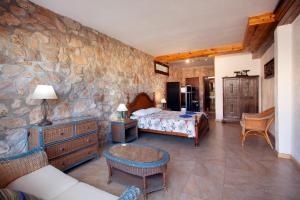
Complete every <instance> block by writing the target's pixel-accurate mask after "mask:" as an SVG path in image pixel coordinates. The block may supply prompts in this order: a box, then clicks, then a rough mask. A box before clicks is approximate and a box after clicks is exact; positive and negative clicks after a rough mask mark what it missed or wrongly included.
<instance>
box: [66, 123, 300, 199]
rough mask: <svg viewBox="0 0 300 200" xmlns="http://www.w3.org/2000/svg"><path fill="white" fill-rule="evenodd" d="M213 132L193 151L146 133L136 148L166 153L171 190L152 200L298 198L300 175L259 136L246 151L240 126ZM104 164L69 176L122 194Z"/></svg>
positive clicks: (184, 143)
mask: <svg viewBox="0 0 300 200" xmlns="http://www.w3.org/2000/svg"><path fill="white" fill-rule="evenodd" d="M210 127H211V128H210V132H209V134H208V135H206V137H204V138H202V140H201V142H200V146H199V147H198V148H195V147H194V146H193V140H189V139H185V138H178V137H173V136H163V135H157V134H146V133H145V134H142V135H141V137H140V138H139V140H137V141H136V142H138V143H147V144H151V145H154V146H157V147H160V148H163V149H165V150H167V151H168V152H169V153H170V156H171V160H170V162H169V164H168V172H167V176H168V190H167V191H166V192H165V191H159V192H154V193H152V194H150V195H148V199H149V200H154V199H164V200H167V199H172V200H177V199H183V200H194V199H209V200H219V199H223V200H227V199H228V200H235V199H238V200H243V199H247V200H248V199H249V200H250V199H257V200H258V199H259V200H262V199H263V200H269V199H270V200H271V199H272V200H279V199H280V200H283V199H284V200H285V199H295V200H296V199H298V200H299V199H300V170H299V169H298V168H297V167H296V166H295V165H294V163H293V162H291V161H290V160H286V159H278V158H277V157H276V155H275V153H274V152H273V151H272V150H271V149H270V148H269V147H268V146H267V145H266V144H265V142H264V141H263V140H262V139H260V138H256V137H249V139H248V140H247V141H246V144H245V147H244V149H242V148H241V145H240V143H239V134H240V127H239V125H233V124H222V123H218V122H217V123H215V122H213V121H212V122H211V123H210ZM107 173H108V170H107V167H106V163H105V159H104V158H103V157H101V158H100V159H99V160H96V161H91V162H88V163H87V164H85V165H82V166H80V167H78V168H76V169H74V170H73V171H71V172H70V175H71V176H73V177H76V178H78V179H80V180H81V181H84V182H86V183H89V184H91V185H94V186H96V187H99V188H101V189H103V190H106V191H108V192H111V193H113V194H116V195H120V194H121V193H122V191H123V190H124V189H125V186H123V185H120V184H118V183H115V182H112V183H111V184H109V185H107V184H106V180H107Z"/></svg>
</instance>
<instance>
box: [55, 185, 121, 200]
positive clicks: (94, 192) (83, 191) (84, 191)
mask: <svg viewBox="0 0 300 200" xmlns="http://www.w3.org/2000/svg"><path fill="white" fill-rule="evenodd" d="M83 199H86V200H101V199H103V200H104V199H105V200H117V199H118V197H117V196H114V195H112V194H110V193H107V192H105V191H103V190H100V189H98V188H95V187H93V186H91V185H88V184H85V183H81V182H79V183H77V184H76V185H74V186H73V187H71V188H70V189H68V190H67V191H65V192H63V193H62V194H60V195H59V196H57V197H55V198H54V199H53V200H83Z"/></svg>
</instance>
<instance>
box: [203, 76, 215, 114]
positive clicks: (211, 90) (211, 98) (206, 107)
mask: <svg viewBox="0 0 300 200" xmlns="http://www.w3.org/2000/svg"><path fill="white" fill-rule="evenodd" d="M203 83H204V92H203V95H204V96H203V111H204V112H207V113H208V114H209V115H210V117H214V116H215V77H212V76H211V77H209V76H206V77H203Z"/></svg>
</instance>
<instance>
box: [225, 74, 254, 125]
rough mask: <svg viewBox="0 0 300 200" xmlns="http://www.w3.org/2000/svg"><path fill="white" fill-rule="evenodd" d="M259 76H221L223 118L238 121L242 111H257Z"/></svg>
mask: <svg viewBox="0 0 300 200" xmlns="http://www.w3.org/2000/svg"><path fill="white" fill-rule="evenodd" d="M258 87H259V76H237V77H224V78H223V120H224V121H238V120H240V119H241V117H242V113H257V112H258Z"/></svg>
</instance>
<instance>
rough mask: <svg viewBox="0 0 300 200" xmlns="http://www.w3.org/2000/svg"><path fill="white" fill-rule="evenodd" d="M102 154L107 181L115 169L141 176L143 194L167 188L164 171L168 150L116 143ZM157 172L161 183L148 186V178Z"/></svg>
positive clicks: (168, 158) (109, 180) (167, 159)
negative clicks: (104, 159)
mask: <svg viewBox="0 0 300 200" xmlns="http://www.w3.org/2000/svg"><path fill="white" fill-rule="evenodd" d="M104 156H105V158H106V162H107V165H108V171H109V176H108V183H110V182H111V177H112V175H113V171H114V169H116V170H119V171H122V172H125V173H128V174H131V175H135V176H138V177H141V178H142V183H143V184H142V190H143V193H144V195H145V194H147V193H150V192H154V191H157V190H161V189H166V188H167V186H166V171H167V163H168V162H169V160H170V156H169V153H168V152H166V151H164V150H162V149H159V148H155V147H151V146H148V145H138V144H117V145H114V146H112V147H110V148H109V149H108V150H107V151H105V152H104ZM158 174H161V175H162V184H158V185H156V186H155V187H150V186H151V183H150V180H148V179H149V178H150V177H153V176H154V175H158ZM146 178H147V180H146ZM148 183H149V184H148ZM148 185H149V187H148ZM137 186H139V185H137Z"/></svg>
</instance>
